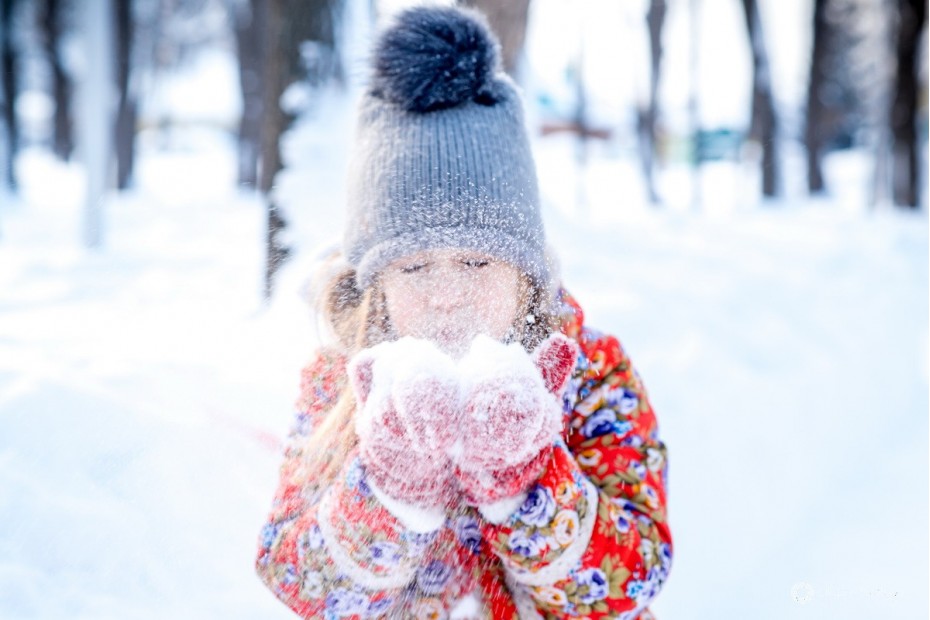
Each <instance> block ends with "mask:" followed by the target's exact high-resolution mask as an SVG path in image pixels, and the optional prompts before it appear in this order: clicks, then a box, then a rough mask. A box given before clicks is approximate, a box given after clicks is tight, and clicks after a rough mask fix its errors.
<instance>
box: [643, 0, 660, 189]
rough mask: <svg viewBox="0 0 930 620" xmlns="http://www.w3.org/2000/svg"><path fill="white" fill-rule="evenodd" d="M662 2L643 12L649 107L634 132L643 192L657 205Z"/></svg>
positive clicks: (650, 5)
mask: <svg viewBox="0 0 930 620" xmlns="http://www.w3.org/2000/svg"><path fill="white" fill-rule="evenodd" d="M666 10H667V8H666V5H665V0H651V2H650V3H649V11H648V12H647V13H646V24H647V26H648V27H649V59H650V73H649V107H648V108H646V109H645V110H641V111H640V113H639V115H638V119H637V120H638V127H637V128H638V130H639V131H638V133H639V148H640V158H641V161H642V166H643V178H644V179H645V181H646V191H647V193H648V194H649V202H650V203H652V204H654V205H655V204H659V194H658V192H657V191H656V183H655V153H656V144H657V142H658V136H656V122H657V120H658V117H659V101H658V91H659V68H660V66H661V62H662V26H663V25H664V23H665V13H666Z"/></svg>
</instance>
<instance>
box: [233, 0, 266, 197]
mask: <svg viewBox="0 0 930 620" xmlns="http://www.w3.org/2000/svg"><path fill="white" fill-rule="evenodd" d="M265 4H266V3H265V2H263V1H262V0H251V2H249V3H248V4H247V5H245V6H243V8H241V10H240V11H239V12H238V14H237V15H236V47H237V50H238V56H239V87H240V90H241V91H242V117H241V118H240V119H239V157H238V160H239V164H238V167H239V175H238V177H239V183H240V184H241V185H244V186H247V187H255V186H256V185H257V183H258V160H259V157H260V155H261V144H262V142H261V128H262V93H263V92H264V89H263V87H262V84H263V75H262V73H263V72H262V62H263V56H262V50H264V49H265V45H264V35H265V28H266V26H265V21H264V20H265V9H266V7H265Z"/></svg>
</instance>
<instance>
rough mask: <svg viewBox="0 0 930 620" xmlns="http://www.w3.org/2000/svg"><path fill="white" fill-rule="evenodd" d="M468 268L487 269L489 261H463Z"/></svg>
mask: <svg viewBox="0 0 930 620" xmlns="http://www.w3.org/2000/svg"><path fill="white" fill-rule="evenodd" d="M462 263H463V264H464V265H466V266H467V267H476V268H477V267H487V265H488V263H489V261H488V260H486V259H483V258H472V259H468V260H464V261H462Z"/></svg>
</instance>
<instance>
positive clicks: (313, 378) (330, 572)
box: [256, 352, 432, 618]
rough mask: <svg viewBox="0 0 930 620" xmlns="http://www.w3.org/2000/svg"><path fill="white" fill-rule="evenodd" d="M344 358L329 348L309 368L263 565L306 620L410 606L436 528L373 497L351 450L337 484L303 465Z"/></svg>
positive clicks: (338, 385)
mask: <svg viewBox="0 0 930 620" xmlns="http://www.w3.org/2000/svg"><path fill="white" fill-rule="evenodd" d="M344 369H345V365H344V360H343V359H341V358H339V357H338V356H336V355H332V354H328V353H325V352H324V353H321V354H320V356H319V357H318V358H317V359H316V360H315V361H314V362H313V363H312V364H310V365H309V366H308V367H307V368H306V369H305V370H304V372H303V377H302V385H301V396H300V399H299V400H298V403H297V416H296V422H295V424H294V427H293V430H292V431H291V434H290V439H289V445H288V446H287V448H286V450H285V459H284V463H283V465H282V466H281V471H280V482H279V486H278V489H277V492H276V494H275V497H274V500H273V503H272V509H271V514H270V515H269V517H268V519H267V522H266V523H265V525H264V527H263V528H262V531H261V535H260V540H259V549H258V558H257V561H256V569H257V571H258V574H259V576H260V577H261V579H262V580H263V581H264V582H265V584H266V585H267V586H268V587H269V588H270V589H271V591H272V592H273V593H274V594H275V595H276V596H277V597H278V598H279V599H281V600H282V601H283V602H284V603H285V604H287V605H288V606H289V607H290V608H291V609H292V610H294V611H295V612H296V613H297V614H298V615H300V616H301V617H304V618H323V617H349V618H351V617H375V616H381V615H386V614H390V613H396V612H399V611H400V610H403V609H405V606H406V605H407V602H408V601H409V600H410V599H411V598H412V597H411V594H414V592H412V589H413V588H414V587H415V573H416V568H417V565H418V564H419V560H420V558H421V556H422V554H423V552H424V550H425V548H426V546H428V545H429V543H430V542H431V538H432V536H431V535H430V534H418V533H416V532H413V531H411V530H409V529H406V528H405V527H403V525H402V524H401V523H400V522H399V521H398V520H397V519H396V518H395V517H394V516H393V515H392V514H390V513H389V512H388V511H387V510H386V509H385V508H384V507H383V506H382V505H381V504H380V503H379V502H378V500H377V499H376V498H375V497H374V496H373V495H372V492H371V490H370V488H369V487H368V486H367V484H366V483H365V476H364V468H363V467H362V465H361V464H360V463H359V461H358V459H357V458H355V457H354V456H351V455H350V457H349V458H348V459H347V465H346V467H345V468H344V469H343V471H342V472H341V474H340V475H339V476H337V477H336V479H335V480H334V482H333V483H332V484H329V485H327V486H325V487H321V485H319V484H318V483H314V478H315V476H314V473H313V472H309V471H302V470H301V468H302V467H303V460H304V454H305V450H307V449H308V447H307V445H306V444H307V439H308V437H309V435H310V433H311V432H312V430H313V428H314V427H315V426H316V424H317V423H318V422H319V421H320V420H321V419H322V417H324V416H325V415H326V414H327V413H328V411H329V410H330V409H331V408H332V406H333V405H334V404H335V402H336V400H337V399H338V397H339V395H340V392H341V390H342V389H343V387H344V384H345V370H344Z"/></svg>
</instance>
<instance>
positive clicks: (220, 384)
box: [0, 143, 928, 619]
mask: <svg viewBox="0 0 930 620" xmlns="http://www.w3.org/2000/svg"><path fill="white" fill-rule="evenodd" d="M213 145H214V146H213V147H212V150H210V151H207V152H203V153H197V152H196V151H195V152H193V153H190V152H164V151H153V152H151V153H148V154H147V155H146V156H145V157H143V158H142V160H141V165H142V168H141V170H140V175H139V176H140V183H139V187H138V188H137V189H136V190H135V191H134V192H132V193H130V194H127V195H124V196H120V197H118V198H114V199H113V200H112V201H111V202H110V203H109V204H108V207H107V212H108V216H107V219H108V225H107V231H106V237H107V243H106V246H105V248H104V249H102V250H99V251H97V252H87V251H84V250H82V249H81V248H80V246H79V238H80V234H79V230H80V220H79V218H78V213H79V209H78V205H77V201H76V200H75V199H74V198H73V196H75V195H77V193H78V191H77V190H78V189H79V186H80V177H79V175H78V174H77V173H76V171H75V169H73V168H68V167H64V166H61V165H60V164H55V163H53V162H51V161H50V160H48V159H47V157H46V156H45V155H43V154H41V153H30V154H27V155H25V156H24V157H22V158H21V159H20V169H21V172H22V173H23V177H24V190H23V192H22V195H21V197H20V198H19V199H17V200H15V201H10V200H5V201H4V205H3V208H2V211H0V226H2V240H0V291H2V294H0V615H2V617H4V618H11V619H17V618H22V619H26V618H95V619H99V618H117V617H118V618H165V617H172V618H214V617H215V618H219V617H225V618H254V617H259V616H260V617H281V618H285V617H288V613H286V610H285V609H284V607H283V606H281V605H280V604H278V603H277V602H276V601H275V600H274V599H273V597H272V596H271V595H270V594H269V593H267V592H266V591H265V590H264V588H263V586H262V585H261V584H260V583H259V582H258V580H257V578H255V577H254V576H253V573H252V568H251V564H252V554H253V546H254V541H255V537H256V534H257V531H258V528H259V526H260V524H261V521H262V518H263V517H264V512H265V510H266V509H267V507H268V502H269V500H270V496H271V493H272V491H273V487H274V482H275V470H276V467H277V463H278V453H277V447H276V445H275V442H276V440H277V439H279V438H280V437H281V436H282V435H283V434H284V432H285V430H286V427H287V424H288V420H289V415H290V404H291V400H292V399H293V397H294V396H295V394H296V386H297V371H298V368H299V365H300V363H301V362H302V361H303V360H304V359H305V358H306V357H307V356H308V355H309V352H310V350H311V348H312V347H313V343H314V341H315V338H316V336H315V332H314V327H313V323H312V321H310V319H309V316H308V312H307V308H306V307H305V305H304V304H303V301H302V299H301V296H300V292H301V285H302V283H303V280H304V277H305V276H306V275H307V270H306V260H301V259H300V257H298V260H295V262H294V263H292V265H291V266H290V267H289V268H288V269H287V270H286V271H285V272H284V274H283V277H282V282H281V285H280V287H279V290H278V294H277V296H276V298H275V300H274V303H273V304H271V305H270V306H269V307H263V306H262V305H261V304H260V302H259V301H258V293H259V291H260V277H261V262H262V254H261V247H262V246H261V227H262V221H263V220H262V212H261V209H260V206H259V205H258V203H257V202H256V201H255V200H254V199H253V198H251V197H249V196H248V195H242V194H239V193H237V192H236V191H235V190H234V189H233V184H232V182H231V180H230V178H229V173H228V170H232V169H233V166H232V162H231V161H228V157H229V155H228V153H229V152H230V151H229V150H228V149H226V148H225V147H224V145H223V144H222V143H219V144H217V143H213ZM224 153H225V157H227V161H225V162H224V159H223V158H224ZM567 153H568V151H566V150H565V149H563V148H562V145H559V144H558V143H544V144H540V150H539V165H540V169H541V177H542V179H543V186H544V191H545V194H546V195H547V196H549V197H552V196H558V194H559V192H563V191H565V190H564V185H563V184H562V183H560V182H559V179H560V178H564V177H565V175H566V174H567V172H566V170H569V169H570V167H571V163H570V161H568V159H567V157H568V155H567ZM322 161H323V160H316V162H317V165H322ZM623 165H624V163H623V161H622V160H613V161H612V160H608V159H599V160H596V166H595V168H594V171H593V172H592V183H591V187H590V188H589V191H588V197H589V200H590V202H589V204H587V205H586V206H585V207H583V208H581V207H579V208H576V207H574V206H571V205H570V204H567V205H565V206H563V207H557V206H556V203H554V202H553V201H552V200H549V201H547V205H546V210H547V213H546V217H547V220H548V224H549V231H550V234H551V236H552V238H553V243H554V245H555V246H556V248H557V249H558V250H559V252H560V254H561V258H562V263H563V264H562V269H563V273H564V278H565V281H566V283H567V284H568V286H569V287H570V288H571V289H572V290H573V291H574V293H575V294H576V295H577V297H578V298H579V299H580V301H581V302H582V303H583V304H584V305H585V306H586V308H587V312H588V315H589V319H590V321H591V323H593V324H595V325H598V326H601V327H603V328H605V329H608V330H611V331H614V332H616V333H617V334H619V335H620V337H621V338H622V339H623V340H624V342H625V344H626V346H627V348H628V349H629V351H630V352H631V355H632V356H633V358H634V360H635V361H636V362H637V363H638V366H639V368H640V371H641V373H642V374H643V376H644V378H645V380H646V383H647V386H648V387H649V388H650V391H651V396H652V399H653V401H654V404H655V406H656V408H657V411H658V412H659V416H660V424H661V428H662V431H663V435H664V439H665V440H666V442H667V443H668V446H669V449H670V456H671V459H670V460H671V475H670V489H669V491H670V515H671V520H672V525H673V532H674V534H675V542H676V559H675V565H674V568H673V572H672V577H671V579H670V581H669V583H668V585H667V587H666V589H665V591H664V592H663V594H662V595H661V596H660V598H659V601H658V602H657V603H656V605H655V609H656V611H657V612H658V613H659V614H660V617H662V618H708V617H724V618H737V617H740V618H741V617H752V618H772V619H775V618H779V619H781V618H789V617H790V618H808V617H809V618H844V619H845V618H875V617H882V618H917V617H923V616H925V615H926V612H927V578H928V570H927V547H928V539H927V516H928V506H927V492H926V491H927V488H928V480H927V436H928V429H927V412H928V399H927V395H928V365H927V342H928V307H927V298H928V273H927V257H928V244H927V236H928V235H927V218H926V215H925V214H924V213H920V214H916V215H911V214H901V213H892V212H885V211H877V212H875V211H868V210H866V209H865V208H863V207H859V208H856V207H855V205H852V206H851V205H842V204H839V203H838V202H834V201H823V202H816V203H805V204H779V205H777V206H771V207H758V206H757V207H745V208H738V207H734V208H733V209H731V210H730V211H728V212H720V213H713V212H711V213H702V214H696V213H692V212H690V211H686V210H682V209H673V208H669V209H665V210H650V209H648V208H646V207H642V206H637V205H636V204H635V203H627V202H626V201H624V200H622V197H623V195H624V194H623V187H622V186H621V184H622V182H623V181H622V180H623V178H624V174H623V173H622V172H623V170H622V166H623ZM611 166H613V167H615V168H616V170H615V172H616V174H615V175H614V177H613V178H615V179H616V180H615V181H613V184H614V185H613V186H612V185H611V181H610V180H609V176H610V175H607V174H600V173H599V172H598V167H603V168H610V167H611ZM566 167H567V168H566ZM306 173H307V174H308V175H311V174H317V175H323V174H325V172H324V171H321V170H319V169H317V170H315V171H313V172H311V171H310V170H309V169H306ZM182 188H183V190H182ZM709 189H713V187H710V188H709ZM335 193H337V194H338V192H335ZM294 199H295V200H296V199H297V196H294ZM566 202H567V201H566ZM307 205H308V206H307V209H308V210H312V209H315V208H322V206H323V205H320V204H319V203H315V206H314V204H311V203H309V202H308V203H307ZM319 217H321V218H322V217H325V216H322V215H320V216H319ZM310 219H312V218H310ZM323 224H324V226H325V225H329V226H331V224H326V223H325V222H323ZM308 234H309V233H308ZM792 592H794V594H795V595H796V596H797V597H798V598H799V599H801V600H805V597H811V598H810V600H808V601H807V602H805V603H803V604H802V603H800V602H797V601H795V600H793V599H792Z"/></svg>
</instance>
